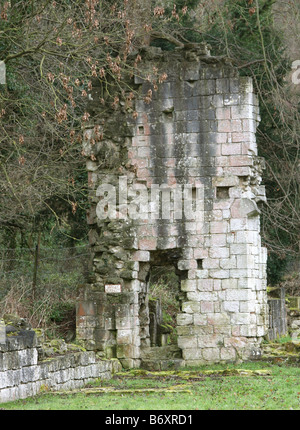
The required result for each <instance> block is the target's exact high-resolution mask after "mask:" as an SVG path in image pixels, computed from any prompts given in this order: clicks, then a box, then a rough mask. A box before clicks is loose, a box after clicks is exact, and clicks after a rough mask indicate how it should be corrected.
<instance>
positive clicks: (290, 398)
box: [0, 362, 300, 410]
mask: <svg viewBox="0 0 300 430" xmlns="http://www.w3.org/2000/svg"><path fill="white" fill-rule="evenodd" d="M208 369H212V370H222V369H250V370H255V369H266V370H268V371H269V374H268V375H264V376H257V375H251V376H248V375H224V374H219V375H218V374H213V375H210V376H207V375H205V374H201V371H203V370H208ZM184 370H187V369H184ZM189 370H193V373H192V374H188V375H187V376H186V374H185V373H184V372H183V373H182V374H181V375H178V376H176V377H175V376H174V375H170V374H168V373H167V372H165V373H160V374H157V373H153V374H151V375H149V374H146V375H142V374H138V375H136V374H134V373H133V372H130V371H129V372H123V373H121V374H117V375H115V376H114V377H113V378H112V379H110V380H102V381H97V382H95V383H93V384H90V385H89V387H87V388H88V389H89V390H88V391H86V392H84V391H81V392H76V393H74V394H70V393H63V392H60V393H44V394H40V395H38V396H36V397H33V398H29V399H25V400H19V401H15V402H9V403H4V404H1V405H0V407H1V408H2V410H3V409H4V410H12V409H14V410H17V409H18V410H63V409H64V410H225V409H227V410H243V409H244V410H251V409H254V410H259V409H262V410H267V409H273V410H280V409H281V410H284V409H285V410H289V409H300V367H292V366H283V365H281V366H279V365H271V364H268V363H266V362H255V363H243V364H242V365H241V364H240V365H228V366H225V365H214V366H210V367H209V368H208V367H199V368H197V369H195V368H193V369H189ZM195 370H196V373H194V372H195ZM104 389H106V390H108V392H105V390H104ZM97 390H102V391H97Z"/></svg>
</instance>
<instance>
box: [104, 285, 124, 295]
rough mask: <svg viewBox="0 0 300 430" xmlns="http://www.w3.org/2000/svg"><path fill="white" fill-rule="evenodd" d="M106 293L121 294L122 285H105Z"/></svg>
mask: <svg viewBox="0 0 300 430" xmlns="http://www.w3.org/2000/svg"><path fill="white" fill-rule="evenodd" d="M105 292H106V293H120V292H121V284H106V285H105Z"/></svg>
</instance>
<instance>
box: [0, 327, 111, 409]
mask: <svg viewBox="0 0 300 430" xmlns="http://www.w3.org/2000/svg"><path fill="white" fill-rule="evenodd" d="M117 365H118V363H116V361H115V360H99V359H98V358H97V356H96V354H95V353H94V352H93V351H85V352H71V353H67V354H65V355H61V356H57V357H51V358H47V359H45V360H42V361H39V360H38V344H37V339H36V334H35V332H34V331H32V330H21V331H20V332H19V333H18V335H14V336H7V337H6V340H5V343H0V403H4V402H8V401H11V400H17V399H24V398H26V397H31V396H34V395H36V394H38V393H40V392H42V391H48V390H71V389H74V388H79V387H82V386H84V385H85V384H87V383H88V382H90V381H92V380H94V379H98V378H103V379H104V378H110V377H111V373H112V372H113V371H114V367H117Z"/></svg>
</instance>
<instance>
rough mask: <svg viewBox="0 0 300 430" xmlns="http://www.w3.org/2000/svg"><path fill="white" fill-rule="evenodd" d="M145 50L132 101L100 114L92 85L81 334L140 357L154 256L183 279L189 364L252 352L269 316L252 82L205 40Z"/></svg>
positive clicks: (180, 319)
mask: <svg viewBox="0 0 300 430" xmlns="http://www.w3.org/2000/svg"><path fill="white" fill-rule="evenodd" d="M142 58H144V62H143V64H142V68H141V70H142V72H141V73H140V74H139V76H136V77H134V78H133V79H134V80H133V82H132V83H131V84H130V85H131V86H132V88H133V89H134V90H135V91H136V93H137V97H136V99H135V102H134V106H133V107H132V110H128V109H127V110H126V108H125V107H124V109H123V110H120V111H109V112H106V113H105V112H104V111H103V109H101V106H100V104H99V102H98V100H99V94H98V93H100V91H101V89H100V88H97V87H94V88H93V92H92V94H91V99H92V101H91V104H90V112H91V114H92V115H91V118H92V119H93V122H92V124H91V126H89V127H88V128H87V130H86V131H85V141H84V142H85V143H84V150H85V152H86V155H87V168H88V171H89V185H90V190H91V191H90V202H91V209H90V213H89V216H88V222H89V224H90V227H91V231H90V244H91V246H92V249H93V251H94V259H93V264H94V280H93V282H91V283H90V284H89V285H87V287H86V289H85V291H84V292H82V297H81V300H80V301H79V303H78V313H77V315H78V317H77V321H78V323H77V328H78V329H77V332H78V337H79V338H81V339H82V340H85V342H86V345H89V347H90V348H92V349H98V350H101V351H102V352H103V354H105V355H106V356H107V357H117V358H119V359H120V360H121V361H122V364H123V365H124V366H125V367H137V366H139V365H140V356H141V352H142V351H143V349H145V348H149V346H150V337H149V306H148V299H149V285H148V278H149V273H150V271H151V268H152V267H153V266H154V265H155V264H157V260H159V261H160V264H161V265H167V264H171V265H174V266H175V269H176V271H177V273H178V274H179V278H180V296H181V309H180V312H179V314H178V316H177V324H178V327H177V333H178V346H179V347H180V348H181V350H182V357H183V360H184V363H185V364H187V365H193V364H194V365H196V364H199V363H211V362H220V361H232V360H237V359H239V358H240V359H245V358H248V357H250V356H253V355H257V354H259V345H260V342H261V340H262V338H263V336H265V335H266V333H267V328H268V327H267V325H268V322H267V321H268V320H267V318H268V311H267V296H266V249H265V248H263V247H262V246H261V237H260V217H259V216H260V210H259V206H260V203H261V202H263V201H264V200H265V192H264V187H263V186H262V185H261V174H262V168H263V160H261V159H260V158H259V157H258V156H257V146H256V139H255V132H256V127H257V125H258V122H259V111H258V102H257V98H256V96H255V94H254V93H253V88H252V81H251V79H250V78H244V77H240V76H239V75H238V72H237V70H236V69H234V68H233V67H232V66H231V65H230V64H229V63H227V62H226V60H224V59H220V58H217V57H211V56H210V55H209V53H208V52H207V50H206V49H204V50H203V49H202V48H201V47H199V48H198V49H196V48H195V49H191V50H185V49H177V50H176V51H175V52H172V53H168V55H167V56H166V55H165V54H164V53H163V52H161V51H160V50H159V49H157V48H148V50H144V51H143V55H142ZM153 70H158V71H159V72H158V76H157V80H158V81H160V84H159V85H156V83H153V82H150V81H149V78H148V76H149V75H150V74H151V71H153ZM162 77H163V78H162ZM149 98H150V99H151V100H149ZM99 134H100V136H101V139H100V138H98V139H97V136H98V137H99Z"/></svg>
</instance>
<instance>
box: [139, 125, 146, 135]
mask: <svg viewBox="0 0 300 430" xmlns="http://www.w3.org/2000/svg"><path fill="white" fill-rule="evenodd" d="M144 133H145V132H144V127H143V126H142V125H140V126H139V134H144Z"/></svg>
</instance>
